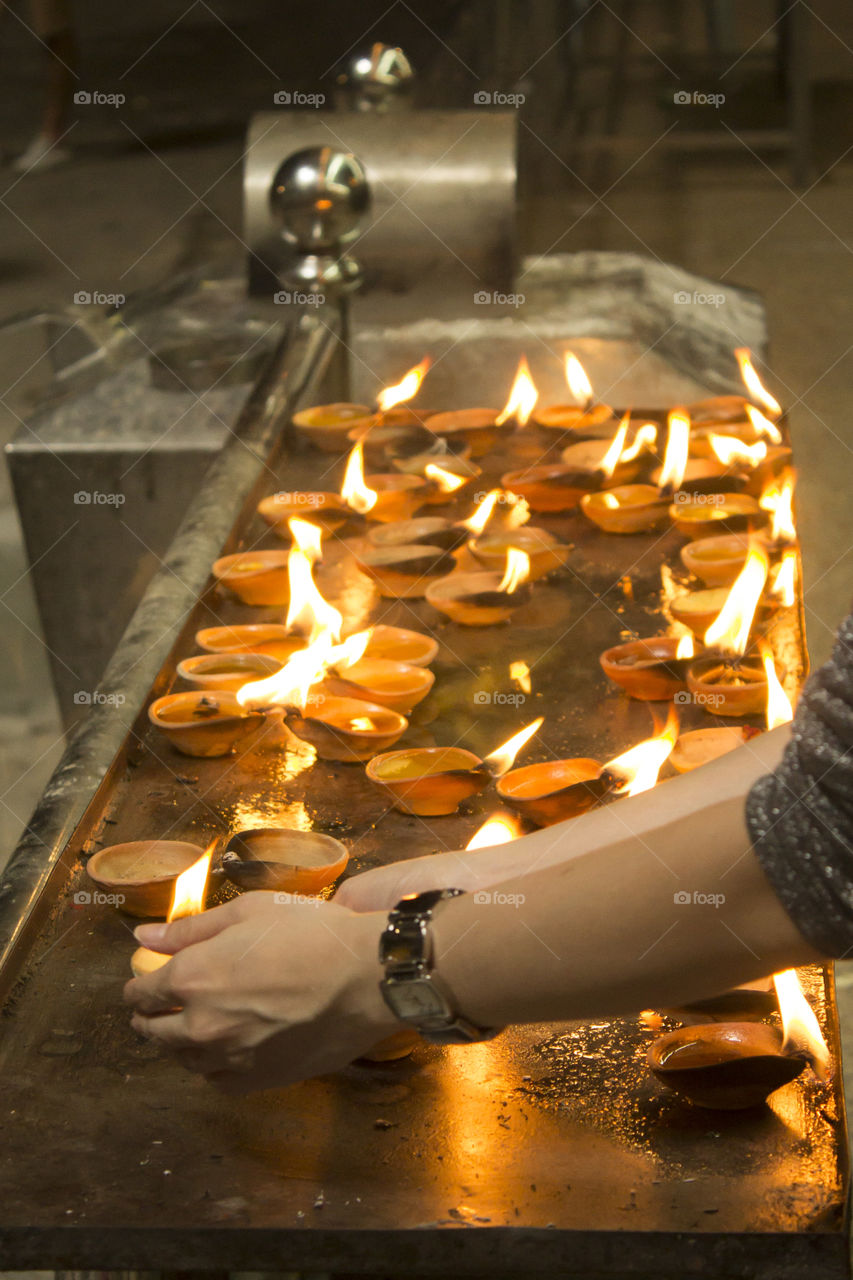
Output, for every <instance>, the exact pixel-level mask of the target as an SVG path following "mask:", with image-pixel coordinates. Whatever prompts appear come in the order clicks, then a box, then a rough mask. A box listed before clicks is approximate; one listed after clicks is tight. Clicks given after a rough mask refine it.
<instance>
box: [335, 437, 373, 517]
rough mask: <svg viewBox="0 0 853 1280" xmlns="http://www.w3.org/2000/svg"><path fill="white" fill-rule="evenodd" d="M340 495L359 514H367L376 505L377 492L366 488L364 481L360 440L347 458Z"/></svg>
mask: <svg viewBox="0 0 853 1280" xmlns="http://www.w3.org/2000/svg"><path fill="white" fill-rule="evenodd" d="M341 497H342V498H343V500H344V502H345V503H346V504H347V506H349V507H352V509H353V511H357V512H358V514H359V515H360V516H364V515H367V513H368V511H372V510H373V508H374V507H375V506H376V501H377V499H378V497H379V494H378V493H376V491H375V490H374V489H368V487H367V485H366V484H365V482H364V449H363V447H362V444H361V441H360V440H359V442H358V444H357V445H355V446H354V448H353V450H352V452H351V453H350V456H349V457H348V458H347V468H346V471H345V472H344V482H343V484H342V485H341Z"/></svg>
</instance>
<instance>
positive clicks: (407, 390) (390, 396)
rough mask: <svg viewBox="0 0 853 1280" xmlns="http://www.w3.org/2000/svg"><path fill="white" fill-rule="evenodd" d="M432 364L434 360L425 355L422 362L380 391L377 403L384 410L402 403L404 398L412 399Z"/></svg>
mask: <svg viewBox="0 0 853 1280" xmlns="http://www.w3.org/2000/svg"><path fill="white" fill-rule="evenodd" d="M431 364H432V360H431V359H430V358H429V356H424V358H423V360H421V362H420V364H416V365H415V367H414V369H410V370H409V372H408V373H407V374H405V375H404V377H403V378H402V379H401V380H400V381H399V382H398V383H396V384H395V385H394V386H393V387H386V388H385V390H384V391H380V392H379V395H378V396H377V397H376V403H377V404H378V405H379V408H380V409H381V410H382V412H383V413H385V412H386V411H387V410H388V409H392V408H393V407H394V405H395V404H402V403H403V401H404V400H411V398H412V396H414V395H416V394H417V392H418V388H419V387H420V385H421V383H422V382H423V380H424V378H425V376H426V372H427V370H428V369H429V367H430V365H431Z"/></svg>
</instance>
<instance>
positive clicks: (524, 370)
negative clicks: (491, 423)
mask: <svg viewBox="0 0 853 1280" xmlns="http://www.w3.org/2000/svg"><path fill="white" fill-rule="evenodd" d="M538 399H539V392H538V391H537V390H536V383H535V382H534V381H533V378H532V377H531V376H530V369H529V367H528V364H527V357H526V356H522V357H521V359H520V360H519V362H518V370H517V372H516V375H515V381H514V382H513V384H512V387H511V389H510V393H509V399H508V400H507V402H506V404H505V405H504V407H503V410H502V411H501V413H499V414H498V416H497V418H496V419H495V421H496V423H497V424H498V426H502V424H503V423H504V422H508V421H509V419H510V418H515V420H516V422H517V423H518V425H519V426H520V427H523V426H526V424H527V420H528V419H529V417H530V415H531V413H532V412H533V406H534V405H535V404H536V401H537V400H538Z"/></svg>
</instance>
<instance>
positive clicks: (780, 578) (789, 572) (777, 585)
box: [770, 547, 797, 609]
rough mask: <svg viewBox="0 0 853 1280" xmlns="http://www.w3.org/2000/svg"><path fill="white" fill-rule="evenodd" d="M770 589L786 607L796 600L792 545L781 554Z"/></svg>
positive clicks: (794, 556) (795, 570)
mask: <svg viewBox="0 0 853 1280" xmlns="http://www.w3.org/2000/svg"><path fill="white" fill-rule="evenodd" d="M770 591H771V593H772V594H773V595H774V596H776V597H777V598H778V600H779V602H780V603H781V604H783V605H784V606H785V608H787V609H790V607H791V605H792V604H793V603H794V601H795V600H796V598H797V553H796V551H795V549H794V548H793V547H789V548H788V550H787V551H786V552H785V553H784V555H783V556H782V561H781V563H780V565H779V568H778V569H777V570H776V573H775V576H774V578H773V585H772V586H771V588H770Z"/></svg>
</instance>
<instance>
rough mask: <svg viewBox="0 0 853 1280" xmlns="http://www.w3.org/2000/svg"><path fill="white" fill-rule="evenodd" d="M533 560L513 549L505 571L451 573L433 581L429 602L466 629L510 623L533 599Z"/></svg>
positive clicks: (509, 553)
mask: <svg viewBox="0 0 853 1280" xmlns="http://www.w3.org/2000/svg"><path fill="white" fill-rule="evenodd" d="M529 577H530V558H529V556H527V555H526V553H525V552H524V551H519V550H517V549H516V548H515V547H511V548H510V550H509V551H508V552H507V555H506V568H505V569H504V573H503V575H501V574H500V573H488V572H483V573H451V574H449V575H448V576H447V577H446V578H439V579H438V580H437V581H436V582H431V583H430V584H429V585H428V586H427V589H426V591H425V593H424V594H425V596H426V599H427V601H428V602H429V603H430V604H431V605H432V607H433V608H434V609H437V610H438V611H439V612H440V613H443V614H445V615H446V616H447V617H448V618H450V619H451V621H452V622H458V623H461V624H462V626H466V627H488V626H492V625H494V624H495V623H497V622H507V621H509V619H510V618H511V617H512V615H513V613H515V611H516V609H518V608H520V607H521V606H522V605H523V604H526V603H527V601H528V600H529V599H530V582H529Z"/></svg>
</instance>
